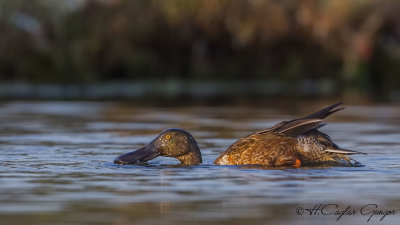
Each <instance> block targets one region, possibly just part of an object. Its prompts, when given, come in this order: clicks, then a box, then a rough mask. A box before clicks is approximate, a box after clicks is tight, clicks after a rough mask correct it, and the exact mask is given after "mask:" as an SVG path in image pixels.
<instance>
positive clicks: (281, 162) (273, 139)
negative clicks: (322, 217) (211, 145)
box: [214, 103, 360, 167]
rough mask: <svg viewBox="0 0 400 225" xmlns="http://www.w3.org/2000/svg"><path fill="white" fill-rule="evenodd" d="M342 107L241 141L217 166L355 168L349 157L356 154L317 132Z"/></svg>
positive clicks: (257, 133)
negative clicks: (352, 166) (339, 166)
mask: <svg viewBox="0 0 400 225" xmlns="http://www.w3.org/2000/svg"><path fill="white" fill-rule="evenodd" d="M340 104H341V103H337V104H334V105H331V106H329V107H326V108H324V109H322V110H320V111H318V112H316V113H313V114H311V115H309V116H306V117H303V118H300V119H295V120H291V121H283V122H281V123H278V124H276V125H275V126H273V127H271V128H269V129H267V130H262V131H258V132H255V133H253V134H250V135H249V136H247V137H244V138H241V139H239V140H238V141H236V142H235V143H233V144H232V145H231V146H229V147H228V149H227V150H226V151H225V152H223V153H222V154H221V155H220V156H219V157H218V158H217V159H216V160H215V162H214V163H215V164H217V165H263V166H294V167H300V166H307V165H328V164H329V165H352V163H353V162H352V160H351V158H349V157H348V156H347V155H350V154H356V153H360V152H355V151H351V150H345V149H342V148H340V147H339V146H338V145H336V144H335V143H333V142H332V140H331V139H330V137H329V136H328V135H326V134H324V133H322V132H320V131H318V128H320V127H322V126H323V125H324V124H323V123H322V122H323V119H324V118H325V117H327V116H329V115H331V114H332V113H334V112H337V111H339V110H341V109H343V108H338V109H336V108H337V107H338V106H339V105H340Z"/></svg>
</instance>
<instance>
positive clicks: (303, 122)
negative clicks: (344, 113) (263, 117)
mask: <svg viewBox="0 0 400 225" xmlns="http://www.w3.org/2000/svg"><path fill="white" fill-rule="evenodd" d="M341 104H342V102H338V103H336V104H333V105H330V106H328V107H325V108H323V109H321V110H319V111H317V112H315V113H312V114H310V115H308V116H305V117H302V118H299V119H294V120H290V121H282V122H280V123H278V124H276V125H275V126H273V127H271V128H268V129H266V130H262V131H258V132H257V133H259V134H262V133H269V132H274V133H281V134H284V135H287V136H290V137H296V136H298V135H301V134H304V133H306V132H308V131H311V130H317V129H319V128H321V127H322V126H324V125H325V123H323V119H325V118H326V117H328V116H329V115H331V114H333V113H335V112H337V111H340V110H343V109H344V107H341V108H337V107H338V106H340V105H341Z"/></svg>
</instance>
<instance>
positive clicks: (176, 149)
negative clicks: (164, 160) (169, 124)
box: [114, 128, 202, 165]
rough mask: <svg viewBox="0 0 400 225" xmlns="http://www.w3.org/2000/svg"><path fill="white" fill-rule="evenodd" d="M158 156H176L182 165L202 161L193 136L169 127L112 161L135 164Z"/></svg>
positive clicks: (195, 163)
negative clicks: (141, 145)
mask: <svg viewBox="0 0 400 225" xmlns="http://www.w3.org/2000/svg"><path fill="white" fill-rule="evenodd" d="M158 156H165V157H173V158H176V159H178V160H179V161H181V163H182V164H184V165H197V164H200V163H201V162H202V159H201V153H200V149H199V147H198V145H197V143H196V140H195V139H194V138H193V136H192V135H191V134H190V133H189V132H187V131H185V130H182V129H177V128H170V129H166V130H164V131H163V132H161V134H159V135H158V136H157V137H156V138H155V139H154V140H152V141H151V142H150V143H148V144H147V145H146V146H144V147H142V148H139V149H138V150H136V151H133V152H128V153H126V154H123V155H121V156H118V157H117V158H116V159H115V160H114V163H115V164H135V163H139V162H147V161H149V160H151V159H154V158H156V157H158Z"/></svg>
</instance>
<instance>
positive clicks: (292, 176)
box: [0, 102, 400, 225]
mask: <svg viewBox="0 0 400 225" xmlns="http://www.w3.org/2000/svg"><path fill="white" fill-rule="evenodd" d="M323 106H326V105H309V106H307V107H304V108H297V109H296V110H293V109H289V108H282V107H261V108H260V107H248V106H246V107H170V108H165V107H141V106H137V105H134V104H126V103H112V102H7V103H2V104H0V157H1V162H0V193H1V194H0V221H1V224H13V225H19V224H27V221H29V222H28V224H46V225H47V224H49V225H50V224H52V225H53V224H55V225H61V224H63V225H64V224H145V225H146V224H149V225H152V224H178V225H179V224H204V223H207V224H269V223H271V224H321V223H325V224H338V223H340V224H347V223H349V222H351V223H352V224H366V223H370V224H399V222H400V192H399V190H400V154H399V153H400V148H399V146H400V127H399V125H400V120H399V119H400V108H399V107H394V106H382V105H380V106H352V105H347V106H346V107H347V109H346V110H344V111H341V112H340V113H337V114H336V115H334V116H331V117H330V118H329V119H328V122H329V124H328V125H327V126H325V127H323V128H322V129H321V130H322V131H324V132H326V133H328V134H329V135H330V136H331V137H332V138H333V139H334V140H335V141H336V142H337V143H338V144H339V145H340V146H341V147H343V148H348V149H353V150H357V151H362V152H365V153H368V155H356V156H354V157H353V158H354V159H356V160H358V161H359V162H361V163H362V164H363V165H364V166H362V167H330V168H299V169H273V170H265V169H257V168H239V167H235V166H216V165H213V160H214V159H215V158H216V157H217V156H218V155H219V154H220V153H221V152H223V151H224V150H225V149H226V148H227V147H228V146H229V145H230V144H231V143H233V142H234V141H235V140H236V139H238V138H239V137H242V136H244V135H247V134H249V133H251V132H254V131H256V130H260V129H265V128H268V127H270V126H272V125H274V124H275V123H277V122H280V121H281V120H285V119H290V118H295V117H297V116H301V115H306V114H307V113H311V112H312V111H314V110H317V109H319V108H320V107H323ZM170 127H179V128H183V129H186V130H188V131H190V132H191V133H192V134H193V136H194V137H195V138H196V140H197V141H198V144H199V146H200V148H201V149H202V153H203V161H204V163H203V165H199V166H189V167H180V166H176V164H178V161H177V160H175V159H171V158H163V157H159V158H157V159H155V160H152V161H151V162H150V163H149V164H147V165H125V166H121V165H114V164H113V163H112V161H113V159H114V158H115V157H116V156H118V155H120V154H123V153H126V152H128V151H131V150H134V149H136V148H139V147H141V146H143V145H144V144H146V143H147V142H148V141H150V140H152V139H153V138H154V137H155V136H156V135H157V134H158V133H160V132H161V131H162V130H163V129H165V128H170ZM320 204H322V206H320ZM331 204H332V205H331ZM368 204H374V205H368ZM366 205H367V206H366ZM324 206H326V207H325V208H324V210H325V211H322V210H318V207H319V209H321V207H324ZM349 206H350V208H349V210H348V211H347V212H349V211H351V210H353V209H354V210H355V212H356V213H355V215H344V216H342V217H341V218H339V219H338V215H334V213H335V212H336V210H339V211H340V210H345V209H346V208H347V207H349ZM364 206H365V207H364ZM336 207H337V208H336ZM362 207H364V208H362ZM375 207H376V210H381V211H384V212H387V211H390V210H395V211H396V212H397V214H395V215H388V216H386V217H384V218H383V220H382V221H380V219H381V218H382V216H377V215H376V216H372V218H370V221H369V222H367V220H368V218H369V217H370V216H371V214H367V212H369V211H372V209H375ZM312 208H314V209H316V210H314V211H313V210H311V209H312ZM307 209H309V210H307ZM361 210H364V211H363V213H364V214H367V215H362V212H361ZM318 213H319V215H318ZM321 213H322V214H321ZM339 213H340V212H339ZM298 214H300V215H298ZM310 214H312V215H310ZM323 214H332V215H323ZM337 219H338V221H337Z"/></svg>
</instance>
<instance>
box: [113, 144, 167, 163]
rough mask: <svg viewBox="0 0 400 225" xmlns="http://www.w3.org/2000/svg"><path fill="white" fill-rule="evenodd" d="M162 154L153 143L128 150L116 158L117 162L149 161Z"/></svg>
mask: <svg viewBox="0 0 400 225" xmlns="http://www.w3.org/2000/svg"><path fill="white" fill-rule="evenodd" d="M159 155H160V152H159V151H157V149H155V148H154V146H153V145H152V144H149V145H146V146H144V147H142V148H139V149H138V150H136V151H133V152H128V153H126V154H123V155H120V156H118V157H117V158H115V160H114V163H115V164H123V165H127V164H135V163H140V162H147V161H149V160H151V159H154V158H156V157H157V156H159Z"/></svg>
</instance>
